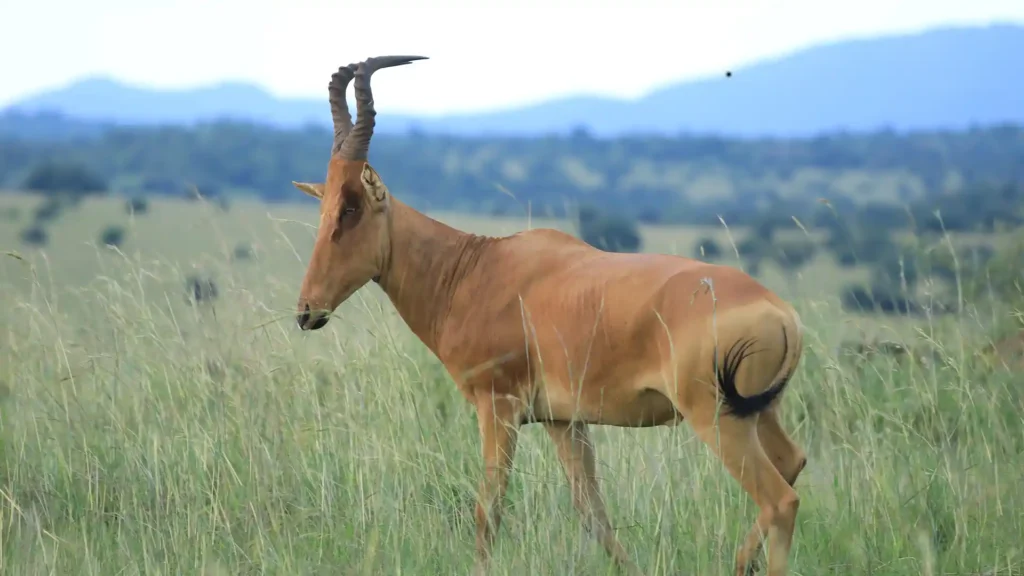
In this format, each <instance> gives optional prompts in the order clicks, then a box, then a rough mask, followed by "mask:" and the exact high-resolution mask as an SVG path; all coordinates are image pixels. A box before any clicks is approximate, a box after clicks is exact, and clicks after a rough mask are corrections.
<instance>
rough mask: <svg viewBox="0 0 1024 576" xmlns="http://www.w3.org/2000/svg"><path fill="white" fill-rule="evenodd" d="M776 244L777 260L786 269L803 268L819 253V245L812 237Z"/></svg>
mask: <svg viewBox="0 0 1024 576" xmlns="http://www.w3.org/2000/svg"><path fill="white" fill-rule="evenodd" d="M775 246H776V254H775V261H776V262H777V263H778V264H779V266H781V267H782V268H783V269H785V270H797V269H800V268H802V267H803V266H804V265H806V264H807V263H808V262H810V261H811V259H812V258H814V255H815V254H816V253H817V247H816V246H815V245H814V242H811V240H810V239H802V240H789V241H785V242H775Z"/></svg>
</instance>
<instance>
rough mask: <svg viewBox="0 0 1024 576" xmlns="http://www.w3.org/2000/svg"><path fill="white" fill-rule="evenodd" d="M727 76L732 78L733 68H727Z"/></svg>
mask: <svg viewBox="0 0 1024 576" xmlns="http://www.w3.org/2000/svg"><path fill="white" fill-rule="evenodd" d="M725 77H726V78H732V70H726V71H725Z"/></svg>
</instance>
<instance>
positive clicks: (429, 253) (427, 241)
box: [379, 196, 494, 354]
mask: <svg viewBox="0 0 1024 576" xmlns="http://www.w3.org/2000/svg"><path fill="white" fill-rule="evenodd" d="M391 202H392V207H391V250H390V253H389V254H388V255H386V257H385V262H384V265H383V267H382V268H383V269H382V272H381V276H380V282H379V283H380V287H381V288H382V289H383V290H384V292H385V293H386V294H387V295H388V298H390V299H391V303H392V304H394V306H395V308H396V309H397V310H398V313H399V315H401V316H402V319H403V320H405V323H406V324H408V325H409V328H410V329H412V331H413V333H415V334H416V336H418V337H419V339H420V340H422V341H423V343H424V344H426V345H427V347H428V348H430V350H431V351H432V352H434V354H437V352H438V348H437V345H438V339H439V337H440V334H441V330H442V328H443V326H444V321H445V319H446V318H447V316H448V313H449V311H450V310H451V303H452V299H453V298H454V296H455V292H456V290H457V289H458V287H459V284H460V283H461V282H462V281H463V279H464V278H466V276H467V275H468V274H470V273H471V272H472V271H473V270H474V269H476V267H477V265H478V263H479V261H480V257H481V255H482V254H483V251H484V249H485V248H486V247H487V245H488V244H489V243H490V242H491V241H492V240H494V239H493V238H489V237H486V236H477V235H475V234H468V233H466V232H462V231H460V230H456V229H455V228H452V227H451V226H448V225H446V224H443V223H441V222H438V221H437V220H434V219H433V218H430V217H429V216H427V215H425V214H422V213H420V212H418V211H416V210H414V209H413V208H411V207H409V206H407V205H405V204H403V203H401V202H400V201H398V200H396V199H395V198H394V196H392V197H391Z"/></svg>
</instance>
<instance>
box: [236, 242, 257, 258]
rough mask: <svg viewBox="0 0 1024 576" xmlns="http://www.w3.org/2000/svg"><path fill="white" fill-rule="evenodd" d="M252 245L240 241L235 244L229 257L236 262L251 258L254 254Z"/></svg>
mask: <svg viewBox="0 0 1024 576" xmlns="http://www.w3.org/2000/svg"><path fill="white" fill-rule="evenodd" d="M254 255H255V254H254V252H253V249H252V246H249V245H248V244H246V243H245V242H242V243H240V244H238V245H237V246H235V249H234V251H233V252H232V253H231V259H232V260H234V261H236V262H238V261H244V260H251V259H252V257H253V256H254Z"/></svg>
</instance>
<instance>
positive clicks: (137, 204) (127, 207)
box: [124, 196, 149, 214]
mask: <svg viewBox="0 0 1024 576" xmlns="http://www.w3.org/2000/svg"><path fill="white" fill-rule="evenodd" d="M124 211H125V212H126V213H128V214H145V213H146V212H149V200H146V199H145V198H143V197H142V196H135V197H133V198H129V199H128V200H126V201H125V203H124Z"/></svg>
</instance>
